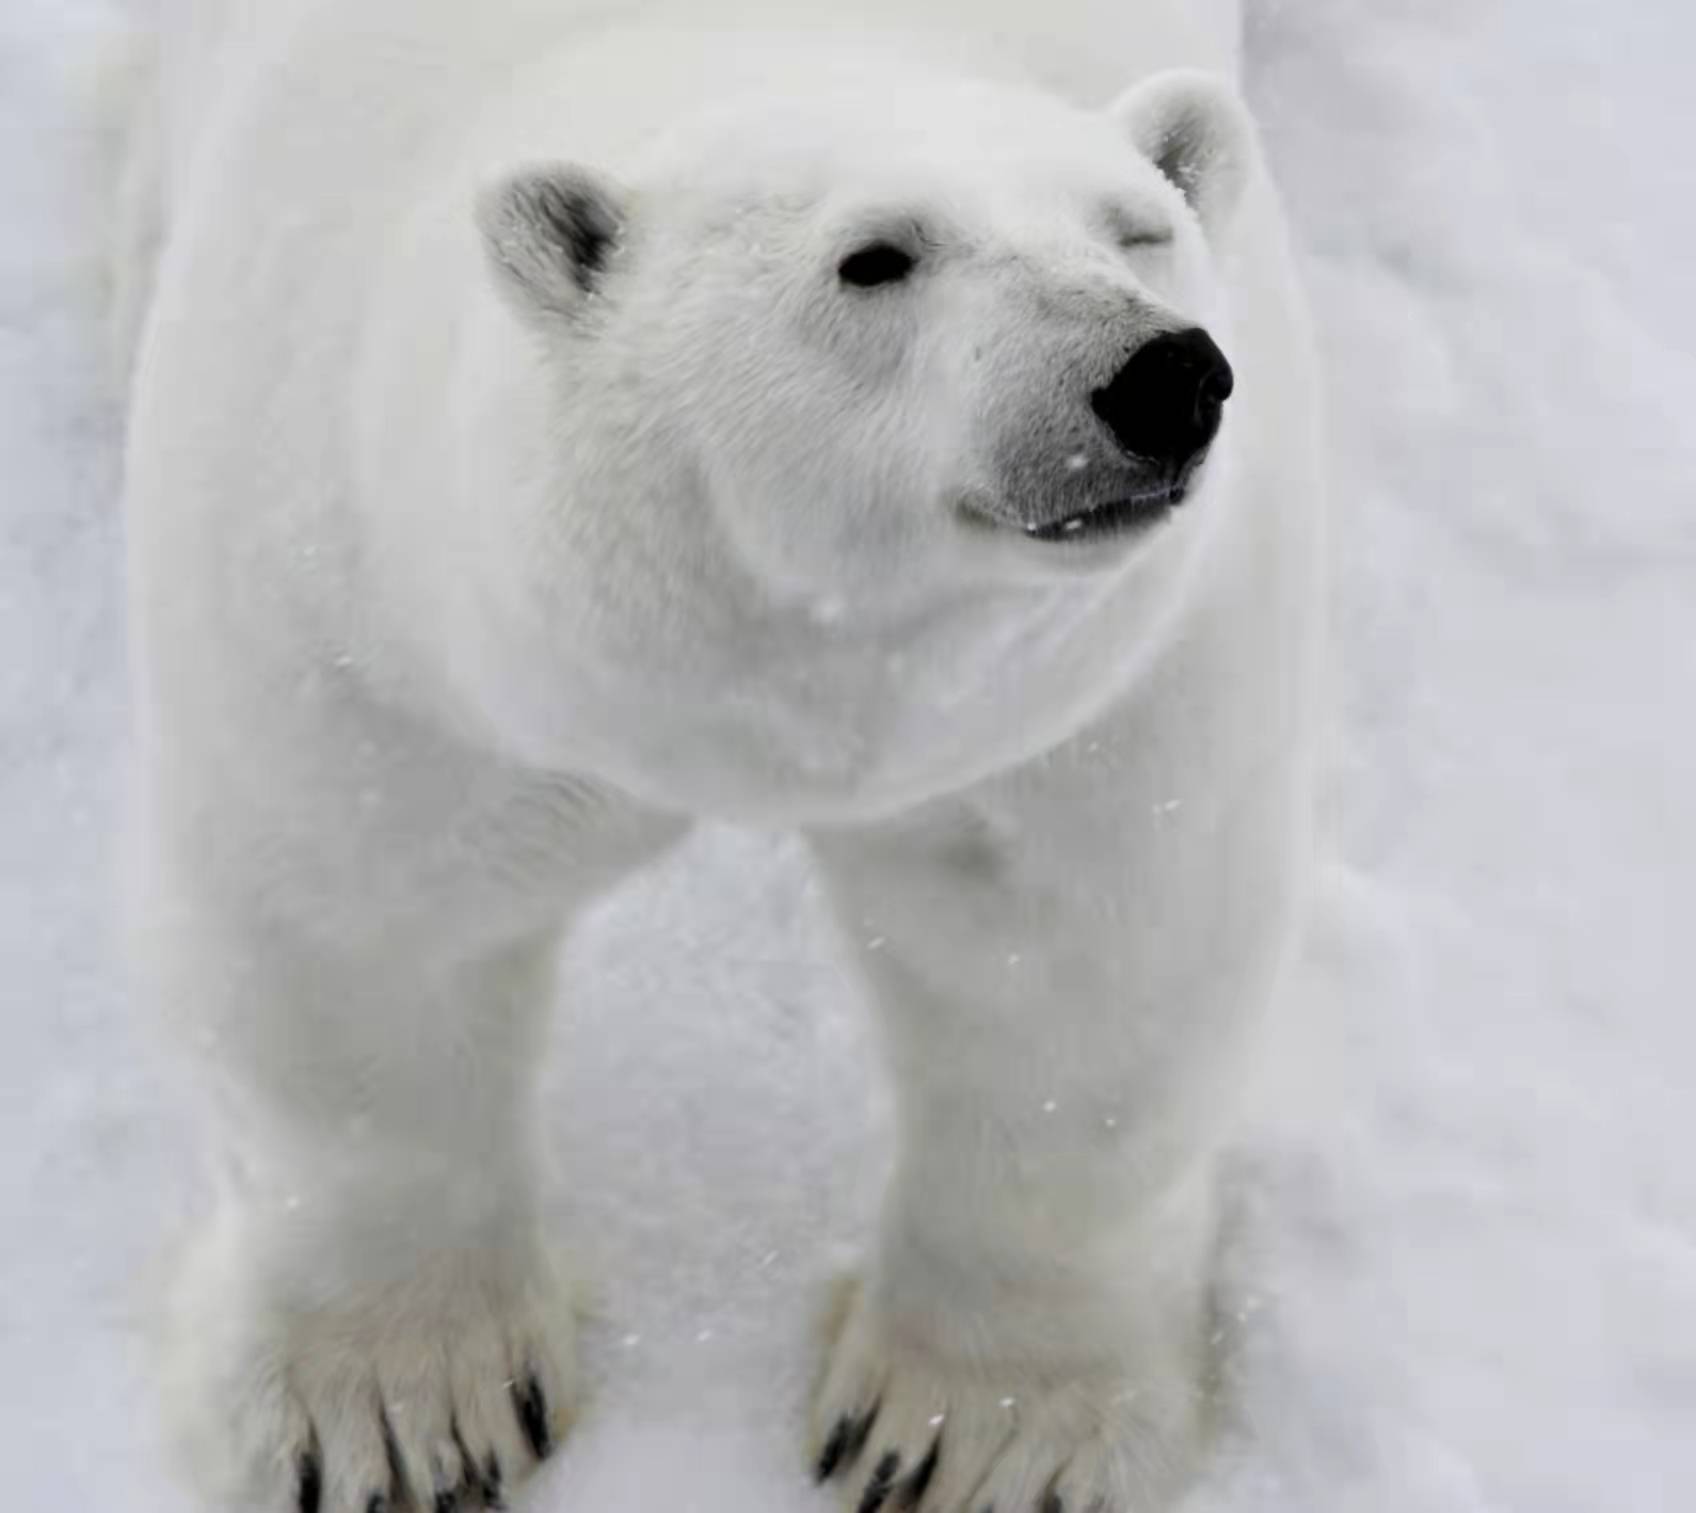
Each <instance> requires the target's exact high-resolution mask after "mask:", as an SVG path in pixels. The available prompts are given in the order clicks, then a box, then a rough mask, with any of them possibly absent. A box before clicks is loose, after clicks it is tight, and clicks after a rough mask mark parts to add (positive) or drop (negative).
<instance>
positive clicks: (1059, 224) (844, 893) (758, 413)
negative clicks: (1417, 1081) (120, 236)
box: [126, 0, 1321, 1513]
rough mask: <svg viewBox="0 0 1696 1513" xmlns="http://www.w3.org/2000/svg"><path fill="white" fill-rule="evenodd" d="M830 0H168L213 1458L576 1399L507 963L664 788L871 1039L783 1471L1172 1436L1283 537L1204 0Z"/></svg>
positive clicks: (929, 1488)
mask: <svg viewBox="0 0 1696 1513" xmlns="http://www.w3.org/2000/svg"><path fill="white" fill-rule="evenodd" d="M842 10H843V7H842V5H841V3H840V0H782V3H777V0H715V3H714V4H712V5H710V6H703V5H700V4H696V3H694V0H649V3H646V4H641V5H637V4H634V3H631V4H628V5H621V4H607V3H589V0H482V3H480V4H479V5H477V6H465V5H463V4H461V3H460V0H275V3H268V4H265V5H259V4H241V3H237V0H228V3H225V4H218V3H215V0H198V3H193V4H185V5H183V6H182V7H180V8H179V11H178V13H177V14H176V15H174V16H172V15H167V18H166V21H165V29H164V32H163V33H162V35H161V39H160V44H161V45H160V48H159V60H160V62H159V66H160V69H161V78H162V88H161V92H160V98H161V101H162V104H163V107H164V108H163V109H162V110H161V111H160V112H159V123H160V132H161V136H160V138H159V140H158V141H157V142H156V143H155V144H154V148H153V150H152V151H151V153H150V155H149V158H148V161H149V162H150V163H151V164H152V165H153V167H152V169H151V170H150V172H151V174H152V177H153V178H154V179H156V180H157V183H158V185H159V200H158V213H159V215H160V218H161V220H160V227H159V232H160V234H159V235H158V236H156V237H155V236H149V235H142V236H136V237H132V238H130V239H129V240H128V241H127V242H126V245H135V246H148V245H153V244H154V243H155V242H156V243H157V244H158V246H159V248H160V253H159V261H158V265H157V267H156V268H155V269H153V270H152V271H151V273H150V274H149V275H148V276H147V277H146V278H145V279H142V280H138V282H139V283H142V284H144V285H145V286H146V287H147V288H148V289H149V290H150V291H151V294H150V298H149V302H148V306H147V309H146V314H145V319H144V320H143V321H142V322H141V323H140V336H139V349H138V352H137V354H136V362H135V368H134V390H133V403H132V407H131V417H130V431H129V447H128V457H127V480H126V483H127V494H128V504H127V507H128V510H129V525H130V535H131V541H132V564H131V591H132V602H133V607H134V613H133V624H134V644H135V666H136V710H137V741H136V746H137V751H138V760H139V773H138V778H137V782H136V793H137V803H136V811H137V813H136V835H137V844H136V846H135V880H134V888H133V896H134V910H133V917H134V934H135V940H136V946H137V957H138V961H139V963H140V967H141V970H142V972H143V973H144V978H145V982H146V985H147V988H148V990H149V991H150V992H151V993H152V994H153V995H155V996H156V998H157V1000H158V1002H159V1004H160V1005H161V1007H162V1010H163V1012H164V1013H165V1015H166V1016H168V1018H169V1020H170V1021H171V1023H172V1024H173V1025H174V1026H175V1028H176V1029H177V1031H178V1032H179V1033H180V1035H181V1037H182V1043H183V1044H184V1045H185V1046H187V1047H189V1048H190V1049H191V1050H192V1051H193V1052H194V1053H195V1055H196V1057H197V1059H198V1062H199V1063H200V1065H201V1066H202V1067H203V1070H204V1080H203V1085H204V1087H205V1088H206V1090H207V1094H208V1096H207V1109H208V1111H209V1114H210V1116H211V1118H212V1119H213V1120H214V1121H215V1130H216V1135H215V1139H216V1145H217V1149H218V1152H219V1155H220V1162H219V1168H220V1172H221V1178H222V1180H221V1183H220V1190H221V1197H220V1203H219V1206H218V1208H217V1211H216V1212H215V1214H214V1215H213V1216H212V1217H211V1218H210V1219H209V1221H208V1222H207V1224H206V1227H205V1230H204V1232H203V1233H202V1234H201V1235H200V1237H199V1238H198V1240H197V1241H196V1242H195V1243H194V1244H193V1246H192V1247H191V1248H190V1251H189V1254H188V1256H187V1258H186V1259H185V1262H184V1265H183V1268H182V1275H181V1284H180V1286H179V1288H178V1289H177V1294H176V1304H175V1306H176V1308H177V1309H178V1320H179V1325H178V1329H177V1333H176V1343H175V1345H174V1348H173V1350H172V1353H171V1356H170V1362H169V1369H168V1373H167V1388H168V1395H169V1398H170V1400H171V1403H172V1405H173V1409H174V1411H175V1412H176V1414H177V1417H178V1420H179V1422H180V1425H181V1426H182V1428H183V1432H184V1436H185V1442H186V1444H187V1445H188V1447H189V1450H190V1453H191V1455H192V1458H193V1461H194V1464H195V1468H196V1471H197V1473H198V1474H199V1475H200V1477H201V1478H202V1480H203V1482H204V1485H205V1488H206V1491H207V1495H208V1497H209V1499H210V1501H211V1503H212V1505H213V1506H216V1507H220V1508H241V1509H247V1508H255V1509H283V1508H291V1509H297V1510H300V1513H312V1510H321V1513H375V1510H384V1509H399V1508H401V1507H410V1506H418V1507H424V1508H433V1509H437V1510H441V1509H448V1508H452V1507H455V1506H466V1507H470V1506H473V1505H479V1504H480V1503H487V1504H489V1505H494V1504H495V1503H496V1502H498V1501H500V1500H501V1499H502V1498H503V1497H504V1496H505V1495H506V1493H507V1492H509V1491H510V1490H511V1489H512V1488H513V1487H515V1486H516V1485H517V1484H518V1483H519V1482H520V1481H521V1480H522V1479H523V1478H524V1477H525V1476H526V1475H527V1474H528V1472H529V1471H530V1470H531V1469H532V1468H533V1467H534V1466H535V1464H536V1463H537V1461H538V1460H539V1459H540V1458H541V1457H543V1456H545V1455H546V1454H547V1453H548V1452H549V1450H550V1449H551V1448H552V1447H553V1446H554V1445H555V1444H556V1443H557V1442H558V1441H559V1439H560V1437H561V1435H562V1434H563V1433H564V1432H565V1431H566V1430H567V1428H568V1427H569V1424H570V1421H571V1418H572V1416H573V1413H574V1411H575V1408H576V1406H577V1402H578V1397H579V1382H578V1378H577V1376H576V1374H575V1367H574V1363H573V1351H574V1337H573V1336H574V1327H575V1326H574V1319H573V1296H574V1287H575V1285H576V1284H575V1279H574V1277H573V1275H572V1272H571V1267H570V1262H569V1260H562V1259H561V1258H560V1256H559V1255H558V1254H556V1252H555V1251H554V1249H553V1248H552V1244H551V1238H550V1237H544V1235H543V1234H542V1232H541V1228H540V1225H539V1221H538V1213H537V1194H536V1164H537V1152H536V1145H537V1133H536V1122H537V1120H536V1108H535V1103H536V1090H535V1076H534V1068H535V1064H536V1061H537V1058H538V1046H539V1042H540V1038H541V1036H542V1033H543V1028H544V1021H545V1019H546V1017H547V1012H548V1009H549V1006H550V997H551V987H552V983H551V976H550V966H551V963H552V960H553V955H554V952H555V949H556V946H557V943H558V941H559V940H560V938H561V936H562V932H563V931H565V930H566V929H567V928H568V927H569V925H570V922H571V920H572V919H573V917H574V916H575V915H577V914H578V913H579V912H580V911H581V910H582V909H583V907H584V906H585V904H586V903H587V902H588V901H589V900H591V899H592V898H594V897H595V896H596V895H597V894H599V893H601V892H602V891H603V890H605V889H607V888H608V887H610V886H611V885H613V884H614V883H615V882H617V881H618V880H619V879H620V878H622V877H624V876H626V875H628V874H629V873H630V872H631V871H632V870H633V869H636V868H638V867H641V866H643V865H645V864H647V863H648V862H650V861H651V860H652V859H654V858H655V857H657V856H658V855H660V854H661V853H662V852H663V851H665V850H666V849H667V848H668V847H670V846H671V845H673V844H674V843H675V842H676V841H677V839H678V838H679V837H680V836H681V835H682V834H684V833H685V831H686V830H687V828H688V827H689V825H690V823H691V821H692V820H694V819H696V818H697V817H702V816H712V817H714V818H718V819H731V820H737V821H744V822H747V823H750V824H756V825H773V826H784V827H791V828H794V829H796V830H799V831H800V832H801V833H803V834H804V835H805V836H806V837H807V839H808V840H809V842H810V844H811V847H812V850H813V852H814V854H815V855H816V858H817V862H818V865H819V867H820V868H821V869H822V874H823V876H824V878H825V880H826V882H827V885H828V889H829V892H830V894H831V896H832V898H833V900H834V903H835V906H836V908H837V909H838V910H839V912H840V915H841V918H842V921H843V924H844V929H843V937H844V942H845V962H846V963H847V964H848V965H849V966H850V967H851V968H852V969H853V970H856V971H857V972H858V973H860V974H861V975H862V976H863V979H864V982H865V986H866V989H867V996H868V997H869V998H870V1000H871V1001H872V1003H873V1004H874V1005H875V1008H876V1011H877V1012H878V1013H879V1014H880V1015H881V1017H882V1019H883V1021H884V1023H885V1026H886V1029H887V1037H886V1038H887V1042H888V1045H889V1050H890V1055H889V1062H890V1072H891V1075H892V1077H893V1079H894V1084H895V1089H896V1095H897V1096H896V1104H897V1108H898V1123H899V1152H898V1160H897V1164H896V1167H895V1170H894V1173H893V1177H892V1181H891V1186H890V1188H889V1192H888V1196H887V1201H886V1203H885V1205H884V1209H883V1213H882V1218H881V1222H880V1225H879V1227H878V1230H877V1234H876V1237H875V1240H874V1242H873V1244H872V1246H871V1249H870V1253H869V1254H868V1256H867V1257H866V1259H865V1262H864V1265H863V1267H862V1269H861V1270H860V1272H859V1273H858V1274H857V1276H856V1277H855V1278H854V1279H853V1280H852V1281H851V1282H850V1283H848V1284H847V1285H846V1286H845V1287H844V1289H843V1291H842V1293H841V1298H840V1306H839V1307H838V1308H837V1309H836V1310H835V1311H834V1313H833V1315H832V1324H831V1328H830V1330H829V1331H828V1335H827V1338H826V1340H825V1342H824V1358H823V1366H822V1370H821V1376H820V1385H819V1388H818V1393H817V1399H816V1403H815V1405H814V1411H813V1417H812V1439H811V1442H810V1444H809V1445H808V1447H807V1454H808V1459H809V1462H810V1464H811V1466H812V1468H813V1470H814V1472H815V1473H816V1475H817V1476H818V1478H819V1479H821V1480H825V1481H831V1482H834V1483H836V1484H838V1485H839V1486H840V1488H841V1491H842V1496H843V1498H844V1500H845V1504H846V1505H847V1506H849V1507H858V1508H862V1509H875V1508H877V1507H879V1506H881V1505H882V1504H884V1503H885V1502H887V1503H888V1505H889V1506H890V1507H906V1508H921V1509H923V1510H927V1513H977V1510H978V1509H981V1508H985V1507H989V1508H994V1509H996V1510H999V1513H1016V1510H1017V1513H1023V1510H1034V1509H1042V1510H1044V1513H1055V1510H1061V1509H1065V1510H1071V1513H1085V1510H1090V1509H1112V1510H1123V1513H1130V1510H1138V1513H1141V1510H1147V1509H1152V1508H1155V1507H1158V1506H1162V1505H1163V1504H1164V1502H1165V1501H1166V1500H1167V1499H1169V1498H1170V1496H1171V1495H1172V1493H1173V1491H1174V1489H1175V1488H1176V1487H1177V1486H1178V1485H1179V1483H1180V1482H1181V1479H1182V1477H1183V1474H1184V1472H1185V1470H1186V1468H1187V1467H1188V1466H1190V1465H1191V1464H1192V1463H1193V1462H1194V1458H1195V1455H1196V1452H1197V1449H1198V1447H1199V1446H1200V1445H1201V1443H1202V1441H1203V1438H1204V1432H1205V1429H1206V1423H1207V1419H1208V1408H1209V1402H1210V1397H1211V1386H1210V1377H1209V1352H1208V1340H1209V1337H1210V1334H1211V1332H1212V1326H1211V1324H1210V1321H1209V1317H1208V1300H1209V1275H1210V1254H1211V1247H1212V1242H1213V1233H1214V1201H1213V1191H1212V1186H1213V1185H1212V1169H1213V1156H1214V1152H1215V1151H1216V1150H1217V1148H1218V1146H1219V1143H1220V1141H1221V1139H1222V1137H1223V1135H1224V1134H1225V1132H1226V1131H1227V1130H1228V1128H1229V1125H1230V1117H1231V1114H1232V1111H1233V1108H1234V1106H1235V1105H1236V1103H1237V1102H1238V1099H1239V1089H1240V1087H1241V1085H1242V1080H1243V1078H1244V1076H1245V1074H1246V1073H1247V1072H1248V1070H1249V1069H1250V1067H1251V1065H1252V1061H1253V1047H1254V1044H1255V1041H1256V1036H1257V1031H1258V1028H1259V1026H1260V1024H1261V1022H1262V1019H1263V1017H1264V1015H1263V1010H1264V1007H1265V1005H1266V1004H1267V1002H1268V999H1269V997H1270V995H1271V993H1272V990H1273V987H1274V983H1275V981H1276V978H1277V975H1278V973H1279V970H1280V966H1281V964H1282V962H1283V960H1284V959H1285V957H1286V956H1287V954H1288V951H1289V946H1290V942H1291V938H1292V933H1293V931H1294V928H1295V922H1296V920H1297V918H1298V914H1299V905H1300V900H1301V897H1302V891H1303V887H1304V878H1305V872H1306V856H1307V849H1308V841H1307V836H1308V830H1309V823H1310V822H1309V788H1310V770H1311V765H1312V764H1311V746H1312V739H1311V737H1312V729H1313V723H1314V722H1313V706H1314V693H1313V690H1314V683H1315V678H1314V666H1315V660H1316V657H1315V647H1316V643H1317V640H1318V619H1317V604H1318V593H1317V590H1316V573H1317V570H1318V569H1317V564H1318V557H1319V544H1320V524H1321V506H1320V492H1321V491H1320V467H1319V448H1318V441H1317V420H1316V406H1315V399H1314V380H1313V372H1312V368H1313V364H1312V358H1311V354H1310V351H1309V340H1308V333H1307V330H1306V326H1305V322H1304V318H1303V315H1302V310H1301V305H1300V300H1299V296H1298V293H1297V291H1296V288H1295V285H1294V281H1293V278H1292V273H1291V259H1290V255H1289V252H1288V250H1287V247H1286V240H1285V233H1284V230H1283V228H1282V222H1281V218H1280V214H1279V210H1278V206H1277V202H1276V198H1275V195H1274V193H1273V191H1272V188H1271V186H1270V184H1269V183H1268V180H1267V177H1266V173H1265V170H1264V167H1263V164H1262V161H1261V157H1260V154H1259V152H1258V149H1257V146H1256V138H1255V133H1254V130H1253V128H1252V126H1251V124H1250V122H1249V119H1248V117H1247V115H1246V114H1245V111H1244V108H1243V106H1242V104H1241V103H1240V101H1239V99H1238V96H1237V94H1236V92H1235V88H1234V86H1233V84H1232V83H1231V82H1230V74H1231V70H1232V67H1233V64H1232V54H1233V50H1234V41H1233V35H1232V30H1231V25H1230V18H1229V16H1228V14H1227V11H1228V7H1227V6H1225V5H1223V4H1213V5H1194V4H1180V0H1115V3H1112V4H1108V3H1106V0H1050V3H1048V4H1045V5H1043V6H1041V7H1033V6H1027V5H1025V4H1024V3H1022V0H1020V3H1016V4H1015V3H1013V0H1007V3H1005V4H995V3H986V0H970V3H968V0H899V3H898V0H856V4H855V6H854V7H853V10H854V15H853V18H852V24H850V22H849V21H848V20H845V19H844V18H842V16H841V15H840V12H841V11H842ZM568 1253H569V1246H567V1254H568Z"/></svg>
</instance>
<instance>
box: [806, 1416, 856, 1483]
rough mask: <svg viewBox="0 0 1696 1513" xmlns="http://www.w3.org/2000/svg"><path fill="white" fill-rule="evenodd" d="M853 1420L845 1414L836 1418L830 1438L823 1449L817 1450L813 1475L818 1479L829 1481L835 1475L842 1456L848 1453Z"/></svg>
mask: <svg viewBox="0 0 1696 1513" xmlns="http://www.w3.org/2000/svg"><path fill="white" fill-rule="evenodd" d="M853 1427H854V1425H853V1421H852V1420H851V1419H849V1418H848V1417H847V1416H846V1415H844V1416H843V1417H842V1418H839V1419H837V1421H836V1427H835V1428H834V1429H832V1430H831V1431H830V1438H829V1439H827V1440H826V1441H825V1442H824V1449H823V1450H821V1451H820V1452H819V1459H818V1464H817V1465H816V1466H814V1467H813V1475H814V1477H815V1478H816V1479H817V1480H819V1481H829V1480H830V1479H831V1477H833V1476H835V1475H836V1468H837V1467H838V1466H840V1465H841V1464H842V1457H843V1456H844V1455H846V1454H847V1453H848V1435H849V1433H850V1432H851V1431H852V1429H853Z"/></svg>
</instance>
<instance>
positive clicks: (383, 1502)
mask: <svg viewBox="0 0 1696 1513" xmlns="http://www.w3.org/2000/svg"><path fill="white" fill-rule="evenodd" d="M365 1513H389V1498H388V1494H387V1493H385V1492H373V1493H372V1494H371V1496H370V1497H368V1498H367V1499H366V1501H365Z"/></svg>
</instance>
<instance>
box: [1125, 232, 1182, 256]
mask: <svg viewBox="0 0 1696 1513" xmlns="http://www.w3.org/2000/svg"><path fill="white" fill-rule="evenodd" d="M1119 245H1120V246H1121V247H1123V248H1124V249H1125V251H1127V252H1136V251H1139V250H1140V249H1142V248H1144V247H1169V246H1171V245H1172V233H1171V232H1170V231H1126V232H1122V233H1120V236H1119Z"/></svg>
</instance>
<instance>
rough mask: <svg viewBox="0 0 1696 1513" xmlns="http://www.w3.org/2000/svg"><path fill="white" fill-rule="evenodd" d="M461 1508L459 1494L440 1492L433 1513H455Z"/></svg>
mask: <svg viewBox="0 0 1696 1513" xmlns="http://www.w3.org/2000/svg"><path fill="white" fill-rule="evenodd" d="M458 1507H459V1493H457V1492H453V1491H448V1492H438V1493H437V1494H436V1501H435V1503H434V1505H433V1508H432V1513H455V1510H456V1509H457V1508H458Z"/></svg>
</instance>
